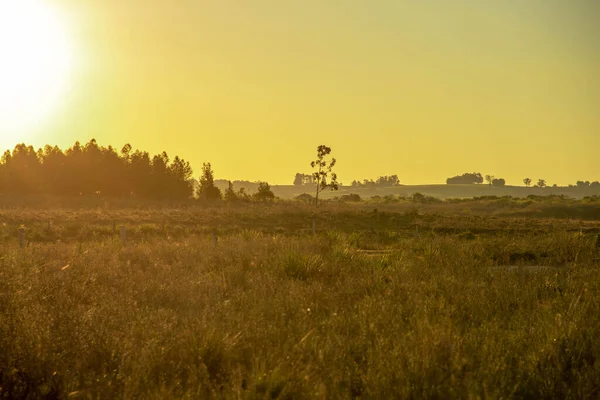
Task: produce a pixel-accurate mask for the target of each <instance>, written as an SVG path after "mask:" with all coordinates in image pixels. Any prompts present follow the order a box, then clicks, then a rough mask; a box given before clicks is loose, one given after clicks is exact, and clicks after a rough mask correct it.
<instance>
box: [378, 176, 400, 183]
mask: <svg viewBox="0 0 600 400" xmlns="http://www.w3.org/2000/svg"><path fill="white" fill-rule="evenodd" d="M375 183H376V184H377V185H379V186H398V185H400V179H398V175H389V176H388V175H386V176H380V177H379V178H377V181H375Z"/></svg>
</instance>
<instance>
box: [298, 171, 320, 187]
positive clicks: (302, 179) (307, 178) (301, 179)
mask: <svg viewBox="0 0 600 400" xmlns="http://www.w3.org/2000/svg"><path fill="white" fill-rule="evenodd" d="M314 183H315V178H314V176H313V175H312V174H302V173H300V172H298V173H297V174H296V176H295V177H294V186H304V185H313V184H314Z"/></svg>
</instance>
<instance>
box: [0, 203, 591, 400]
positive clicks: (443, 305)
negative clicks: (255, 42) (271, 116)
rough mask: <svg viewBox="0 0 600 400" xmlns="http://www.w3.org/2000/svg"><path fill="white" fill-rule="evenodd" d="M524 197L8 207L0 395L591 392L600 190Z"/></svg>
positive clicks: (2, 253)
mask: <svg viewBox="0 0 600 400" xmlns="http://www.w3.org/2000/svg"><path fill="white" fill-rule="evenodd" d="M534 203H535V204H531V203H526V201H520V202H519V203H518V204H525V205H524V206H522V207H521V206H506V205H503V204H502V202H501V201H470V202H460V203H443V204H420V205H417V204H410V203H390V204H384V203H381V204H375V205H374V204H371V203H361V204H357V205H346V204H337V203H330V204H327V203H326V204H324V205H323V207H321V208H319V209H318V210H316V209H315V208H314V207H310V206H308V205H301V204H295V203H291V202H290V203H288V202H281V203H276V204H254V203H250V204H241V205H227V204H221V205H212V206H206V205H204V206H199V205H196V206H190V205H186V206H182V207H158V206H152V207H136V208H119V207H116V206H110V205H104V206H102V207H96V208H69V207H60V208H59V207H52V208H41V207H38V208H7V207H5V208H3V209H0V224H1V225H0V244H1V247H0V388H1V389H0V397H3V398H73V399H88V398H150V399H153V398H154V399H164V398H193V399H197V398H241V399H265V398H267V399H275V398H281V399H288V398H289V399H296V398H369V399H370V398H414V399H419V398H440V399H445V398H525V399H529V398H536V399H538V398H548V399H551V398H589V399H594V398H599V397H600V341H598V338H599V337H600V261H599V257H600V248H599V243H598V239H597V235H598V232H600V216H599V215H598V212H597V211H598V208H597V207H598V205H597V204H594V203H592V204H588V203H582V202H573V203H564V204H563V203H561V204H560V207H562V210H563V211H562V212H561V213H555V212H554V211H555V210H554V209H553V208H550V210H551V211H548V210H549V208H548V207H556V206H557V204H556V203H552V202H549V203H548V202H546V203H544V202H543V201H540V202H534ZM582 207H583V209H585V210H586V211H585V212H582V211H581V209H582ZM523 210H526V211H527V212H523ZM536 210H537V211H536ZM544 210H545V211H544ZM552 210H554V211H552ZM565 210H566V211H565ZM313 221H314V223H315V233H314V234H313V228H312V226H313V225H312V224H313ZM21 225H24V227H25V228H26V233H27V244H26V246H25V247H24V248H19V245H18V240H17V238H18V234H17V232H18V229H19V227H20V226H21ZM121 225H125V226H126V227H127V233H128V241H127V243H126V245H123V243H122V242H121V239H120V237H119V233H118V232H119V227H120V226H121ZM214 235H216V237H217V241H216V242H215V240H214V237H215V236H214Z"/></svg>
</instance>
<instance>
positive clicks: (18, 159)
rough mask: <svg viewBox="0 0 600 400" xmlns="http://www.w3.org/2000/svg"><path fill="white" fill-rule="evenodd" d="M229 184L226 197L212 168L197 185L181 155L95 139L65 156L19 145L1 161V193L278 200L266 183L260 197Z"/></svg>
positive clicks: (259, 185) (57, 150)
mask: <svg viewBox="0 0 600 400" xmlns="http://www.w3.org/2000/svg"><path fill="white" fill-rule="evenodd" d="M228 183H229V186H228V190H226V191H225V195H223V191H222V190H221V189H220V188H219V187H218V186H217V185H216V184H215V179H214V173H213V170H212V167H211V164H210V163H205V164H203V166H202V174H201V176H200V178H199V179H198V180H195V179H194V178H193V170H192V167H191V166H190V163H188V162H187V161H185V160H184V159H182V158H180V157H178V156H176V157H175V158H173V159H171V158H170V157H169V156H168V155H167V153H166V152H162V153H160V154H156V155H151V154H149V153H148V152H144V151H140V150H135V151H134V150H133V147H132V146H131V145H130V144H126V145H125V146H123V148H122V149H121V150H120V151H117V150H116V149H115V148H113V147H112V146H108V147H104V146H100V145H98V143H97V142H96V140H94V139H92V140H90V141H89V142H88V143H86V144H85V145H82V144H81V143H79V142H76V143H75V144H74V145H73V146H72V147H70V148H68V149H66V150H64V151H63V150H62V149H60V148H59V147H58V146H54V147H53V146H50V145H47V146H45V147H44V148H43V149H38V150H35V149H34V148H33V147H32V146H27V145H25V144H19V145H17V146H16V147H15V149H14V150H13V151H6V152H5V153H4V154H3V155H2V157H1V158H0V194H10V195H16V196H21V195H54V196H102V197H108V198H124V197H133V198H139V199H149V200H186V199H192V198H197V199H200V200H208V201H214V200H221V199H223V198H225V200H229V201H233V200H259V201H264V200H271V199H274V198H275V195H274V193H273V191H272V190H271V187H270V186H269V184H268V183H267V182H257V183H256V185H257V193H255V194H254V195H252V196H250V195H249V194H247V193H246V192H245V189H244V188H241V189H240V190H239V191H237V192H233V185H232V183H231V182H228Z"/></svg>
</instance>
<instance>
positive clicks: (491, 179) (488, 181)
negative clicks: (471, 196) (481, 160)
mask: <svg viewBox="0 0 600 400" xmlns="http://www.w3.org/2000/svg"><path fill="white" fill-rule="evenodd" d="M494 179H496V177H495V176H494V175H486V176H485V181H486V182H487V183H488V185H490V186H492V183H493V182H494Z"/></svg>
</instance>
